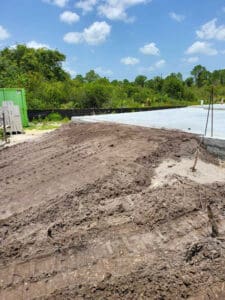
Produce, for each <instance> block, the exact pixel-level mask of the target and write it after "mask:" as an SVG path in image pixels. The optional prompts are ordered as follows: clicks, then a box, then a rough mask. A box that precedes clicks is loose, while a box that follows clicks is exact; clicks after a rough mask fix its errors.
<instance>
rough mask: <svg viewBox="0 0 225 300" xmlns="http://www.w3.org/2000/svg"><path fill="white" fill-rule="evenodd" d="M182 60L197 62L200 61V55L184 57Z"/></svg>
mask: <svg viewBox="0 0 225 300" xmlns="http://www.w3.org/2000/svg"><path fill="white" fill-rule="evenodd" d="M182 61H183V62H186V63H188V64H194V63H197V62H198V61H199V57H198V56H191V57H188V58H184V59H182Z"/></svg>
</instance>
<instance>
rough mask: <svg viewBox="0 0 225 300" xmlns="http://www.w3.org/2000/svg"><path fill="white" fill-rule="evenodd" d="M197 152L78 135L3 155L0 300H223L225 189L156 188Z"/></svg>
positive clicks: (168, 144)
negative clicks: (166, 171) (165, 169)
mask: <svg viewBox="0 0 225 300" xmlns="http://www.w3.org/2000/svg"><path fill="white" fill-rule="evenodd" d="M197 143H198V141H197V138H196V137H194V136H192V135H190V134H186V133H180V132H175V131H164V130H156V129H144V128H140V127H139V128H138V127H131V126H121V125H110V124H70V125H66V126H63V127H62V128H60V129H58V130H56V131H55V132H52V133H50V134H49V135H47V136H45V137H43V138H41V139H40V140H38V141H34V142H29V143H24V144H19V145H16V146H14V147H10V148H8V149H4V150H2V151H0V187H1V193H0V203H1V206H0V299H7V300H8V299H188V298H190V299H224V298H225V291H224V283H225V265H224V258H225V219H224V216H225V200H224V199H225V182H221V181H220V182H213V183H212V184H210V183H207V184H201V183H198V182H196V181H193V180H191V179H190V178H188V177H187V178H185V177H183V176H181V175H176V174H175V177H174V178H175V179H174V178H173V179H172V180H171V182H170V181H168V180H167V182H165V184H164V185H159V186H155V187H154V186H152V185H151V183H152V182H153V181H154V178H155V176H156V173H157V172H156V170H157V168H159V167H160V165H161V163H162V162H163V161H165V160H169V161H175V162H177V163H179V162H180V161H182V159H190V158H193V157H194V153H195V150H196V147H197ZM200 158H201V160H202V161H204V162H210V163H211V164H216V163H217V162H216V161H215V159H214V158H213V157H211V156H210V155H209V154H208V153H206V151H205V150H204V149H201V154H200ZM204 166H205V165H204ZM169 168H170V166H169ZM182 174H183V173H182ZM214 181H215V180H214ZM213 226H216V227H217V229H218V232H217V234H216V235H214V234H213ZM207 297H208V298H207ZM219 297H221V298H219Z"/></svg>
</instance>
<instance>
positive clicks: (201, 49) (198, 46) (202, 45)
mask: <svg viewBox="0 0 225 300" xmlns="http://www.w3.org/2000/svg"><path fill="white" fill-rule="evenodd" d="M186 54H205V55H211V56H212V55H217V54H218V51H217V50H216V49H215V48H213V47H212V44H210V43H207V42H199V41H197V42H195V43H194V44H192V45H191V46H190V47H189V48H188V49H187V51H186Z"/></svg>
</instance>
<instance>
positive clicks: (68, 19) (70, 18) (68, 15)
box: [59, 11, 80, 24]
mask: <svg viewBox="0 0 225 300" xmlns="http://www.w3.org/2000/svg"><path fill="white" fill-rule="evenodd" d="M59 18H60V20H61V21H62V22H65V23H68V24H73V23H75V22H78V21H79V20H80V17H79V16H78V14H76V13H75V12H72V11H64V12H63V13H61V15H60V16H59Z"/></svg>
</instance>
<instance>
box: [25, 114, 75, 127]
mask: <svg viewBox="0 0 225 300" xmlns="http://www.w3.org/2000/svg"><path fill="white" fill-rule="evenodd" d="M69 121H70V120H69V118H62V116H61V115H60V114H58V113H51V114H49V115H48V116H47V117H46V118H44V119H41V118H38V119H34V120H33V121H32V122H30V123H29V127H28V128H26V130H52V129H57V128H59V127H60V126H61V125H62V124H66V123H68V122H69Z"/></svg>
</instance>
